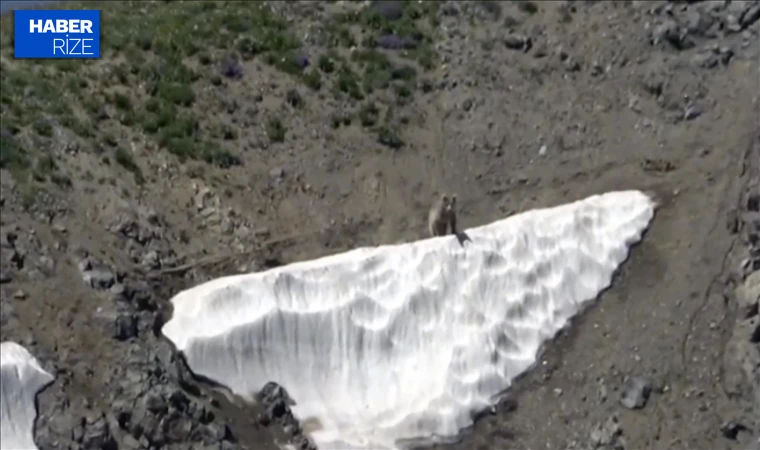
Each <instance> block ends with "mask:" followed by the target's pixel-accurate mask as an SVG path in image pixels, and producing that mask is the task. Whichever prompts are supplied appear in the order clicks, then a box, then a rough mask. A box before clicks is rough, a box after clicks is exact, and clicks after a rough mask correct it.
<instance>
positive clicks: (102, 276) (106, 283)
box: [82, 266, 116, 289]
mask: <svg viewBox="0 0 760 450" xmlns="http://www.w3.org/2000/svg"><path fill="white" fill-rule="evenodd" d="M82 278H83V280H84V282H85V283H87V284H89V285H90V287H92V288H93V289H110V288H111V286H113V285H114V283H116V274H114V273H113V271H111V269H109V268H108V267H106V266H97V267H92V268H90V269H89V270H86V271H85V272H84V273H83V274H82Z"/></svg>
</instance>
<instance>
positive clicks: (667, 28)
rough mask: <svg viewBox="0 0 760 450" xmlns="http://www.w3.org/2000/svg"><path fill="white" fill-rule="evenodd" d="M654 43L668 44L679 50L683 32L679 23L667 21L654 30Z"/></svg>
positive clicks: (671, 20)
mask: <svg viewBox="0 0 760 450" xmlns="http://www.w3.org/2000/svg"><path fill="white" fill-rule="evenodd" d="M652 41H653V42H652V43H653V44H658V43H660V42H668V43H670V44H671V45H673V46H674V47H676V48H679V46H680V42H681V32H680V30H679V28H678V23H676V21H675V20H673V19H665V20H664V21H663V22H662V23H661V24H659V25H657V26H656V27H654V29H653V30H652Z"/></svg>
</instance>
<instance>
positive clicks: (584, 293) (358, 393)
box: [163, 191, 655, 450]
mask: <svg viewBox="0 0 760 450" xmlns="http://www.w3.org/2000/svg"><path fill="white" fill-rule="evenodd" d="M654 208H655V205H654V203H653V201H652V200H651V199H650V198H649V197H648V196H647V195H645V194H644V193H642V192H639V191H621V192H612V193H607V194H603V195H596V196H592V197H588V198H586V199H583V200H580V201H577V202H574V203H569V204H565V205H561V206H557V207H553V208H545V209H537V210H532V211H528V212H525V213H521V214H518V215H514V216H512V217H508V218H506V219H503V220H499V221H497V222H493V223H491V224H488V225H485V226H481V227H477V228H473V229H469V230H466V231H465V233H466V234H467V235H468V236H469V238H470V239H471V240H470V241H466V242H464V244H463V245H460V243H459V241H458V240H457V238H455V237H454V236H444V237H437V238H432V239H425V240H420V241H417V242H412V243H405V244H399V245H385V246H380V247H373V248H359V249H356V250H352V251H349V252H345V253H341V254H337V255H332V256H327V257H324V258H319V259H316V260H312V261H306V262H301V263H296V264H290V265H287V266H283V267H278V268H275V269H271V270H268V271H265V272H259V273H252V274H245V275H237V276H229V277H223V278H218V279H215V280H212V281H209V282H207V283H204V284H201V285H199V286H196V287H194V288H192V289H188V290H185V291H183V292H180V293H179V294H177V295H176V296H175V297H174V298H173V299H172V303H173V305H174V316H173V317H172V319H171V320H170V321H169V322H167V323H166V324H165V326H164V328H163V333H164V334H165V335H166V336H167V337H168V338H169V339H170V340H171V341H173V342H174V344H175V345H176V346H177V348H178V349H179V350H181V351H182V352H184V354H185V355H186V357H187V361H188V363H189V365H190V367H191V369H192V370H193V371H195V372H196V373H198V374H200V375H203V376H205V377H208V378H210V379H212V380H215V381H217V382H219V383H221V384H223V385H226V386H228V387H229V388H230V389H231V390H232V391H233V392H234V393H236V394H238V395H240V396H242V397H244V398H247V399H249V400H252V399H253V395H254V394H255V392H257V391H258V390H260V389H261V388H262V387H263V386H264V384H265V383H266V382H268V381H275V382H277V383H279V384H280V385H282V386H283V387H284V388H285V389H286V390H287V391H288V392H289V393H290V395H291V397H292V398H293V399H294V400H295V401H296V402H297V404H296V405H295V406H293V413H294V414H295V416H296V417H297V418H298V419H299V420H301V421H302V423H303V422H305V421H308V423H309V426H308V427H306V428H307V431H309V432H310V435H311V437H312V438H313V439H314V441H315V443H316V444H317V446H318V447H319V448H320V449H322V450H328V449H347V448H352V449H359V448H365V449H369V448H372V449H395V448H399V447H401V446H402V443H403V442H405V441H406V440H409V439H417V440H419V439H424V440H429V441H440V440H443V439H446V438H451V437H453V436H456V435H457V434H458V433H459V431H460V430H462V429H463V428H465V427H467V426H469V425H471V424H472V416H473V414H474V413H475V412H477V411H480V410H482V409H483V408H487V407H488V406H490V405H492V404H493V402H494V401H495V395H497V394H499V393H500V392H501V391H503V390H504V389H506V388H507V387H509V385H510V383H511V381H512V380H513V379H514V378H515V376H517V375H519V374H520V373H521V372H523V371H525V370H526V369H528V368H529V367H530V366H531V365H532V364H533V363H534V361H535V358H536V354H537V351H538V349H539V347H540V345H541V344H542V342H544V341H545V340H547V339H549V338H551V337H552V336H553V335H554V334H555V333H556V332H557V331H558V330H559V329H560V328H562V327H563V326H564V325H565V324H566V323H567V322H568V320H569V319H570V318H571V316H573V315H574V314H575V313H576V312H578V310H579V309H580V308H581V306H582V304H583V303H584V302H587V301H589V300H592V299H594V298H596V297H597V295H598V294H599V293H600V291H602V290H603V289H605V288H607V287H608V286H609V285H610V283H611V281H612V276H613V273H614V271H615V269H616V268H617V267H618V266H619V265H620V264H621V263H622V262H623V261H624V260H625V259H626V258H627V255H628V251H629V247H630V246H631V245H632V244H634V243H636V242H638V241H639V240H640V239H641V236H642V233H643V232H644V230H645V229H646V228H647V226H648V225H649V222H650V221H651V219H652V217H653V215H654ZM314 424H318V425H317V426H313V425H314Z"/></svg>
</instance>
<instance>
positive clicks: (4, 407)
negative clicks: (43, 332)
mask: <svg viewBox="0 0 760 450" xmlns="http://www.w3.org/2000/svg"><path fill="white" fill-rule="evenodd" d="M53 379H54V377H53V376H52V375H51V374H49V373H47V372H46V371H45V370H44V369H43V368H42V367H40V364H39V363H38V362H37V360H36V359H35V358H34V356H32V355H31V354H30V353H29V352H28V351H27V350H26V349H25V348H24V347H22V346H20V345H19V344H17V343H15V342H10V341H6V342H3V343H0V449H2V450H30V449H35V450H36V449H37V446H36V445H35V444H34V436H32V431H33V428H34V419H36V418H37V410H36V408H35V404H34V398H35V397H36V396H37V392H38V391H39V390H40V389H42V388H43V387H44V386H45V385H47V384H48V383H50V382H52V381H53Z"/></svg>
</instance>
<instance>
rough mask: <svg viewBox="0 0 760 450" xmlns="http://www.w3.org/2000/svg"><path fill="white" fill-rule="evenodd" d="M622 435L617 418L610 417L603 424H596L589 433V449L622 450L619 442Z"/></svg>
mask: <svg viewBox="0 0 760 450" xmlns="http://www.w3.org/2000/svg"><path fill="white" fill-rule="evenodd" d="M622 434H623V430H622V429H621V428H620V424H618V419H617V417H616V416H611V417H609V418H608V419H607V420H606V421H605V422H604V423H601V424H598V425H597V426H596V427H594V429H593V430H592V431H591V436H590V438H589V440H590V441H591V442H590V443H591V448H595V449H598V448H609V449H618V448H621V449H622V448H623V446H622V443H621V442H619V439H620V436H621V435H622Z"/></svg>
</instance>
